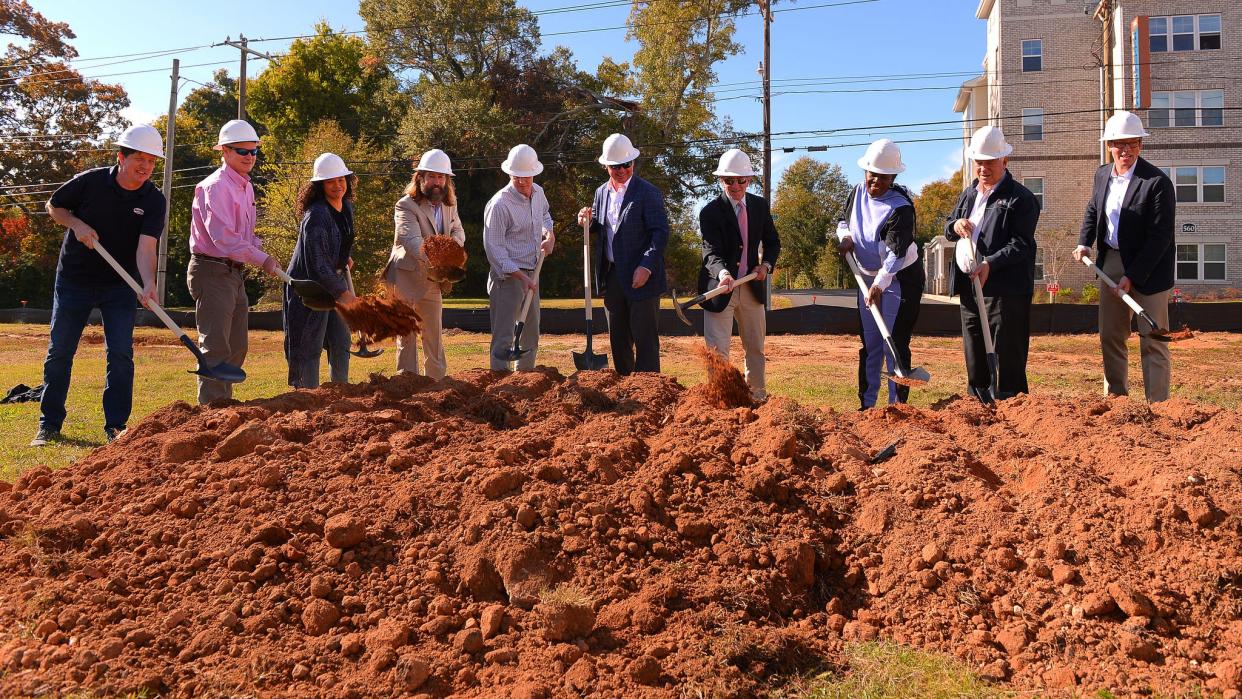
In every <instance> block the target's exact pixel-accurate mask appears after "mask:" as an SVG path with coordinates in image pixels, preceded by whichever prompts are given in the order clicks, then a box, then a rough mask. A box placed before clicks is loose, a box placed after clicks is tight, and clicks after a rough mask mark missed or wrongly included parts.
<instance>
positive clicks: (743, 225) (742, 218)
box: [737, 200, 749, 279]
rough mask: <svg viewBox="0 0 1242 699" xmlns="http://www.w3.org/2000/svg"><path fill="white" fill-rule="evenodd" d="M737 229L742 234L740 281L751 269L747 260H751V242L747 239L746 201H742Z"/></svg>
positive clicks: (738, 266)
mask: <svg viewBox="0 0 1242 699" xmlns="http://www.w3.org/2000/svg"><path fill="white" fill-rule="evenodd" d="M737 228H738V230H740V231H741V232H742V259H741V260H740V261H739V262H738V263H737V276H738V278H739V279H740V278H742V277H744V276H746V271H747V269H748V268H749V266H748V265H747V264H746V261H747V259H749V256H748V255H747V250H748V247H747V243H748V242H749V241H748V238H747V233H748V231H747V228H749V225H748V224H747V220H746V201H745V200H742V208H741V209H738V213H737Z"/></svg>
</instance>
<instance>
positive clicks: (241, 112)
mask: <svg viewBox="0 0 1242 699" xmlns="http://www.w3.org/2000/svg"><path fill="white" fill-rule="evenodd" d="M249 44H250V40H249V39H247V38H246V35H245V34H241V35H239V36H238V40H237V41H233V40H231V39H229V38H228V37H225V38H224V41H221V42H220V43H218V44H213V46H232V47H233V48H235V49H239V50H240V51H241V70H239V71H238V74H239V76H240V77H239V78H238V80H239V82H238V83H237V118H238V119H245V118H246V57H247V56H248V55H253V56H254V57H256V58H263V59H267V60H269V61H274V60H276V59H274V58H272V57H271V56H270V55H268V54H266V53H263V52H261V51H255V50H254V49H252V48H250V47H249Z"/></svg>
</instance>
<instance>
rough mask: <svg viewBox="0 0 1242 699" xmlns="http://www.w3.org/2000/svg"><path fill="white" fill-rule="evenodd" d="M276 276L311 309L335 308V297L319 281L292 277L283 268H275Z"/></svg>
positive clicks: (328, 309)
mask: <svg viewBox="0 0 1242 699" xmlns="http://www.w3.org/2000/svg"><path fill="white" fill-rule="evenodd" d="M276 276H277V277H279V278H280V280H281V281H282V282H284V283H286V284H288V285H289V286H290V287H292V288H293V293H295V294H297V295H298V296H300V297H302V303H303V304H305V305H306V307H307V308H309V309H311V310H312V311H330V310H332V309H334V308H336V299H334V298H332V294H330V293H328V290H327V289H325V288H323V285H322V284H320V283H319V282H316V281H312V280H310V279H294V278H292V277H290V276H289V274H288V273H287V272H285V270H283V269H280V268H279V267H277V268H276Z"/></svg>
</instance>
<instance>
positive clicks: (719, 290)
mask: <svg viewBox="0 0 1242 699" xmlns="http://www.w3.org/2000/svg"><path fill="white" fill-rule="evenodd" d="M756 276H757V275H756V274H755V273H754V272H751V273H750V274H747V275H746V276H744V277H742V278H741V279H735V280H733V288H734V289H737V288H738V286H739V285H740V284H745V283H746V282H748V281H750V280H752V279H754V278H755V277H756ZM730 291H731V289H726V288H724V287H723V286H718V287H716V288H715V289H712V290H711V291H707V292H704V293H702V294H699V295H698V296H695V297H694V298H692V299H688V300H687V301H686V302H685V303H682V302H680V301H678V300H677V290H676V289H673V290H672V291H671V293H670V295H671V296H672V297H673V311H674V312H676V313H677V317H678V318H679V319H680V320H681V322H683V323H685V324H686V325H691V323H690V319H689V318H687V317H686V309H687V308H690V307H691V306H697V305H698V304H700V303H703V302H704V301H706V300H708V299H714V298H716V297H717V296H719V295H721V294H727V293H729V292H730Z"/></svg>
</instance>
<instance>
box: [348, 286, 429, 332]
mask: <svg viewBox="0 0 1242 699" xmlns="http://www.w3.org/2000/svg"><path fill="white" fill-rule="evenodd" d="M337 310H338V311H339V312H340V314H341V317H342V318H344V319H345V323H346V324H347V325H349V328H350V330H353V331H355V332H357V333H359V334H360V335H362V341H363V342H365V343H372V342H379V341H380V340H387V339H388V338H392V337H404V336H406V335H409V334H410V333H416V332H418V329H419V327H420V324H421V322H422V319H421V318H419V317H418V312H417V311H415V310H414V307H413V306H411V305H410V304H409V303H407V302H405V301H404V300H402V299H400V298H398V297H396V296H376V295H367V296H359V297H358V300H357V301H354V302H353V303H348V304H339V305H338V306H337Z"/></svg>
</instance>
